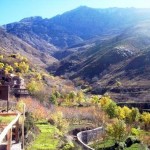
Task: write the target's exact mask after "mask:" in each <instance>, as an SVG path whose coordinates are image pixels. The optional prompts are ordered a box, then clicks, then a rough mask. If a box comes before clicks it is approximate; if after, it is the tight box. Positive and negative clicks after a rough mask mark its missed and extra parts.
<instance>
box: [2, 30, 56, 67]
mask: <svg viewBox="0 0 150 150" xmlns="http://www.w3.org/2000/svg"><path fill="white" fill-rule="evenodd" d="M0 52H1V53H2V54H8V53H9V54H13V53H14V54H16V53H20V54H22V55H23V56H26V57H27V58H28V59H29V60H30V61H32V63H33V64H36V65H38V66H41V67H46V66H47V65H50V64H52V63H53V62H57V59H55V58H53V57H52V56H50V55H48V54H47V55H46V54H44V53H42V52H39V51H38V50H37V49H35V48H33V47H32V46H31V45H29V44H27V43H26V42H24V41H22V40H21V39H19V38H17V37H16V36H13V35H12V34H9V33H7V32H6V31H5V30H4V29H2V28H0Z"/></svg>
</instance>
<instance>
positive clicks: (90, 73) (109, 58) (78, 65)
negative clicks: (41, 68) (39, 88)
mask: <svg viewBox="0 0 150 150" xmlns="http://www.w3.org/2000/svg"><path fill="white" fill-rule="evenodd" d="M90 45H91V47H89V48H87V47H86V46H88V43H87V44H85V45H80V46H79V45H78V46H76V47H73V48H72V49H82V50H81V51H76V52H74V53H73V54H72V55H70V56H68V57H66V58H65V59H63V60H62V61H61V62H60V63H59V64H57V65H55V66H53V68H51V67H50V69H51V70H52V69H54V70H55V75H59V76H64V77H66V78H68V77H69V78H71V79H73V80H74V81H75V82H79V81H80V80H83V81H86V82H88V83H89V84H90V85H91V86H92V87H93V88H92V89H93V93H99V94H104V93H105V92H106V91H113V90H114V91H115V92H116V91H117V90H118V89H119V88H120V87H117V83H118V82H119V83H120V84H121V85H122V86H121V88H122V90H123V91H125V90H126V91H128V89H129V91H132V90H133V89H134V90H135V91H136V90H137V92H138V91H139V90H140V91H141V90H143V91H144V90H145V91H146V92H147V91H148V90H149V89H150V87H149V84H150V82H149V79H150V74H149V70H150V21H143V22H140V23H138V24H137V25H134V26H132V27H129V28H126V29H125V30H124V32H123V33H121V34H120V35H117V36H115V37H112V38H110V39H103V40H99V41H98V40H97V41H93V44H90ZM84 47H86V48H85V49H84ZM84 84H85V83H84ZM112 89H113V90H112ZM114 91H113V92H114ZM133 95H134V94H133ZM119 96H120V95H119ZM134 96H135V95H134ZM115 98H116V97H115ZM117 98H118V97H117ZM117 98H116V99H117ZM124 99H125V98H124Z"/></svg>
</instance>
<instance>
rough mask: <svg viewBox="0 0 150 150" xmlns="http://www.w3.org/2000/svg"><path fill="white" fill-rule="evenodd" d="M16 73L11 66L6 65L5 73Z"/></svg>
mask: <svg viewBox="0 0 150 150" xmlns="http://www.w3.org/2000/svg"><path fill="white" fill-rule="evenodd" d="M13 71H14V69H13V67H12V66H11V65H8V64H6V66H5V73H6V74H7V73H12V72H13Z"/></svg>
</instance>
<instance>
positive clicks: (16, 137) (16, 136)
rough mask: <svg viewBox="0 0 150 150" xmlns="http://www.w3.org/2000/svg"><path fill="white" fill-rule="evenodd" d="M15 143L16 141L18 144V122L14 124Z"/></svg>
mask: <svg viewBox="0 0 150 150" xmlns="http://www.w3.org/2000/svg"><path fill="white" fill-rule="evenodd" d="M15 141H16V143H18V142H19V121H17V122H16V127H15Z"/></svg>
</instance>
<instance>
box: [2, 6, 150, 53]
mask: <svg viewBox="0 0 150 150" xmlns="http://www.w3.org/2000/svg"><path fill="white" fill-rule="evenodd" d="M149 16H150V10H149V9H135V8H108V9H93V8H89V7H85V6H81V7H79V8H76V9H74V10H71V11H69V12H66V13H64V14H62V15H57V16H55V17H53V18H50V19H43V18H41V17H30V18H25V19H22V20H21V21H20V22H15V23H11V24H7V25H5V26H4V27H5V28H6V30H7V32H9V33H12V34H14V35H16V36H18V37H19V38H21V39H22V40H23V41H25V42H27V43H28V44H30V45H32V46H33V47H34V48H36V49H38V50H40V51H42V52H46V53H49V54H52V55H55V53H57V52H58V51H60V50H62V49H67V48H68V47H70V46H73V45H76V44H79V43H82V42H84V41H87V40H89V39H93V38H99V37H101V36H112V35H117V34H120V33H121V32H122V31H123V30H124V29H125V28H127V27H129V26H131V25H135V24H136V23H137V22H139V21H142V20H146V19H150V17H149ZM91 18H92V19H91ZM56 47H57V48H56ZM55 56H57V55H55Z"/></svg>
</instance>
